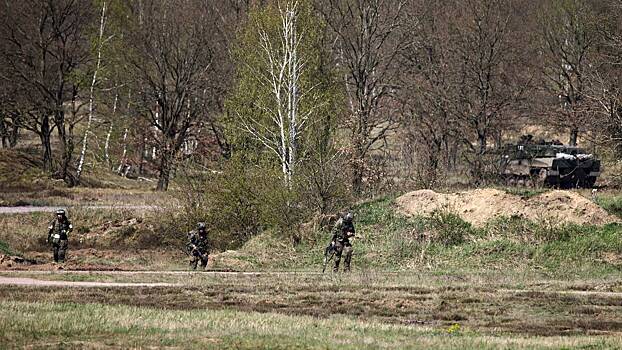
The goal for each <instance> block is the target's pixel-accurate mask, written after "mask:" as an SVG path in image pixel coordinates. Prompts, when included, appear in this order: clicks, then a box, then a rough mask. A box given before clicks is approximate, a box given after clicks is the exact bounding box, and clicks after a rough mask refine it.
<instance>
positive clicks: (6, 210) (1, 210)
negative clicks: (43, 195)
mask: <svg viewBox="0 0 622 350" xmlns="http://www.w3.org/2000/svg"><path fill="white" fill-rule="evenodd" d="M61 208H62V209H67V208H81V209H106V210H157V209H162V208H161V207H159V206H157V205H78V206H69V207H67V206H62V205H60V206H58V207H53V206H43V207H35V206H21V207H0V214H28V213H36V212H55V211H56V210H58V209H61Z"/></svg>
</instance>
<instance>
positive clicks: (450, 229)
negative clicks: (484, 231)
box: [429, 210, 474, 246]
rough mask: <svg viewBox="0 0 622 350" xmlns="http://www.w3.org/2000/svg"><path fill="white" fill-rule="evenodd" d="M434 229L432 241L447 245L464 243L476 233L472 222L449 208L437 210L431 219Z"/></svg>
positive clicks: (430, 222)
mask: <svg viewBox="0 0 622 350" xmlns="http://www.w3.org/2000/svg"><path fill="white" fill-rule="evenodd" d="M429 224H430V227H431V229H432V230H433V231H434V235H433V236H432V241H434V242H436V243H441V244H443V245H445V246H454V245H459V244H462V243H464V242H465V241H466V239H467V238H468V237H469V236H471V235H473V234H474V230H473V227H472V226H471V224H470V223H468V222H466V221H464V220H462V218H461V217H460V216H458V215H457V214H455V213H452V212H450V211H447V210H435V211H433V212H432V215H431V216H430V221H429Z"/></svg>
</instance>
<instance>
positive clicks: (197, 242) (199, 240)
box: [188, 222, 209, 270]
mask: <svg viewBox="0 0 622 350" xmlns="http://www.w3.org/2000/svg"><path fill="white" fill-rule="evenodd" d="M188 251H189V252H190V257H191V258H190V266H192V269H193V270H196V269H197V263H198V262H199V260H201V268H203V269H205V268H207V261H208V256H209V244H208V241H207V230H206V228H205V224H204V223H202V222H199V223H198V224H197V230H196V231H190V232H189V233H188Z"/></svg>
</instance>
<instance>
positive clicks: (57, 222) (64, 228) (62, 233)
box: [47, 209, 73, 263]
mask: <svg viewBox="0 0 622 350" xmlns="http://www.w3.org/2000/svg"><path fill="white" fill-rule="evenodd" d="M48 229H49V231H48V239H47V242H48V243H52V250H53V251H54V262H61V263H62V262H65V254H66V253H67V248H68V237H67V234H68V233H69V232H71V230H73V226H72V225H71V222H69V219H67V216H66V215H65V211H64V210H63V209H59V210H57V211H56V219H54V220H52V222H50V226H48Z"/></svg>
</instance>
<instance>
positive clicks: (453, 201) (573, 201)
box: [396, 189, 619, 226]
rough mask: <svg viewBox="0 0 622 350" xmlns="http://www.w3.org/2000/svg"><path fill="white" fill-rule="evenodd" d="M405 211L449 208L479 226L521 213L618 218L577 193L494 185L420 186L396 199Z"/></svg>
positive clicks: (599, 221) (577, 219)
mask: <svg viewBox="0 0 622 350" xmlns="http://www.w3.org/2000/svg"><path fill="white" fill-rule="evenodd" d="M396 203H397V206H398V208H399V210H400V211H401V212H403V213H404V214H406V215H428V214H430V213H432V212H433V211H434V210H449V211H451V212H454V213H456V214H458V215H460V217H461V218H462V219H464V220H465V221H468V222H470V223H472V224H473V225H475V226H483V225H484V224H485V223H486V222H488V221H489V220H491V219H494V218H496V217H501V216H505V217H521V218H525V219H529V220H532V221H541V220H551V221H552V222H556V221H559V222H563V223H575V224H592V225H604V224H608V223H611V222H618V221H619V220H618V219H617V218H616V217H614V216H612V215H609V214H608V213H607V212H606V211H605V210H604V209H603V208H601V207H599V206H598V205H597V204H595V203H593V202H592V201H590V200H589V199H587V198H585V197H583V196H581V195H580V194H578V193H575V192H571V191H559V190H557V191H550V192H546V193H543V194H540V195H537V196H534V197H531V198H522V197H519V196H516V195H513V194H509V193H506V192H503V191H500V190H496V189H477V190H472V191H466V192H458V193H452V194H444V193H437V192H434V191H431V190H420V191H414V192H410V193H407V194H405V195H403V196H401V197H399V198H398V199H397V200H396Z"/></svg>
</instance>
